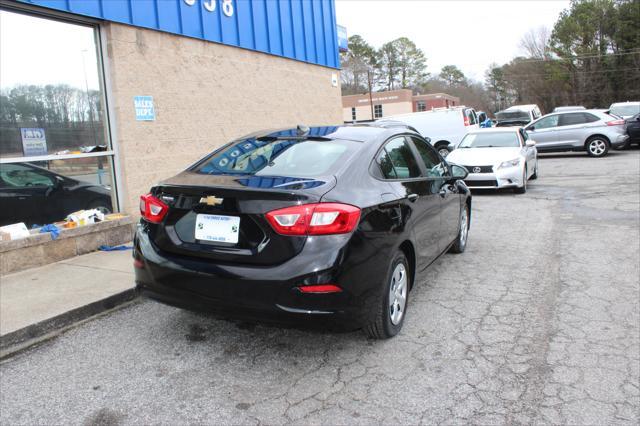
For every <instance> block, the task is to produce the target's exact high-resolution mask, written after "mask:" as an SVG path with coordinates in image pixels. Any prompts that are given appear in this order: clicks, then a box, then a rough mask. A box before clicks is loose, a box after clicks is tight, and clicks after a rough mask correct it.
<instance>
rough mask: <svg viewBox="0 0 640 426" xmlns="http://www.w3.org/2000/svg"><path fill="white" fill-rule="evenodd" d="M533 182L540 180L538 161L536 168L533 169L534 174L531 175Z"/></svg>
mask: <svg viewBox="0 0 640 426" xmlns="http://www.w3.org/2000/svg"><path fill="white" fill-rule="evenodd" d="M530 179H531V180H536V179H538V160H536V168H535V169H533V174H532V175H531V178H530Z"/></svg>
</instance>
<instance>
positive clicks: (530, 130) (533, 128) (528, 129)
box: [525, 126, 536, 132]
mask: <svg viewBox="0 0 640 426" xmlns="http://www.w3.org/2000/svg"><path fill="white" fill-rule="evenodd" d="M535 129H536V126H529V127H527V128H526V129H525V130H526V131H527V132H533V131H534V130H535Z"/></svg>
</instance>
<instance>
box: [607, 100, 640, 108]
mask: <svg viewBox="0 0 640 426" xmlns="http://www.w3.org/2000/svg"><path fill="white" fill-rule="evenodd" d="M623 105H640V101H626V102H615V103H612V104H611V106H609V108H613V107H614V106H623Z"/></svg>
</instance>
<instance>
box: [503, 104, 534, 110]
mask: <svg viewBox="0 0 640 426" xmlns="http://www.w3.org/2000/svg"><path fill="white" fill-rule="evenodd" d="M537 107H538V105H536V104H527V105H513V106H510V107H509V108H507V109H504V110H503V111H531V110H532V109H534V108H537Z"/></svg>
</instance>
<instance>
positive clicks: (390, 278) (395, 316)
mask: <svg viewBox="0 0 640 426" xmlns="http://www.w3.org/2000/svg"><path fill="white" fill-rule="evenodd" d="M411 277H412V271H411V270H410V268H409V262H408V261H407V258H406V256H405V255H404V253H402V251H398V252H396V254H395V256H393V260H392V262H391V267H390V268H389V273H388V274H387V278H386V280H385V285H384V286H383V288H382V291H381V292H380V294H379V295H378V297H377V299H376V301H375V302H374V306H375V310H374V312H372V314H373V317H372V318H371V321H370V322H369V323H368V324H367V325H366V326H365V327H364V332H365V333H366V334H367V336H369V337H371V338H373V339H388V338H390V337H393V336H395V335H396V334H398V333H399V332H400V330H401V329H402V325H403V324H404V319H405V317H406V313H407V306H409V286H410V284H411ZM402 296H403V297H404V300H402Z"/></svg>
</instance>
